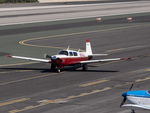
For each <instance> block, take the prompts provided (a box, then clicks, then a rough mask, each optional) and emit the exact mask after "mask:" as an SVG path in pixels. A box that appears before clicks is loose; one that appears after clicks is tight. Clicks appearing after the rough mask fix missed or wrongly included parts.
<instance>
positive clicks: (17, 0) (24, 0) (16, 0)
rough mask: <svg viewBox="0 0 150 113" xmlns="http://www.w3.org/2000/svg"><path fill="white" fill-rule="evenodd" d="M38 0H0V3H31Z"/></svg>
mask: <svg viewBox="0 0 150 113" xmlns="http://www.w3.org/2000/svg"><path fill="white" fill-rule="evenodd" d="M33 2H38V0H0V3H33Z"/></svg>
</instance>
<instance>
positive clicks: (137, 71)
mask: <svg viewBox="0 0 150 113" xmlns="http://www.w3.org/2000/svg"><path fill="white" fill-rule="evenodd" d="M149 71H150V68H147V69H140V70H136V71H132V72H130V73H136V74H137V73H143V72H149Z"/></svg>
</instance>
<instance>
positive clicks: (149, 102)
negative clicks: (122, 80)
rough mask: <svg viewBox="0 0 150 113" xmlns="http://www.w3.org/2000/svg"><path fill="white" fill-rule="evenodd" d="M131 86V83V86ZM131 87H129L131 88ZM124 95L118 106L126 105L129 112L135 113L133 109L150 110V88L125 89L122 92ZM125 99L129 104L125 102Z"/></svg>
mask: <svg viewBox="0 0 150 113" xmlns="http://www.w3.org/2000/svg"><path fill="white" fill-rule="evenodd" d="M131 87H133V84H132V86H131ZM131 89H132V88H130V90H131ZM122 96H123V97H124V99H123V101H122V103H121V104H120V107H126V108H129V109H131V113H135V109H138V108H139V109H147V110H150V90H135V91H127V92H125V93H123V94H122ZM126 100H128V102H129V103H130V104H125V102H126Z"/></svg>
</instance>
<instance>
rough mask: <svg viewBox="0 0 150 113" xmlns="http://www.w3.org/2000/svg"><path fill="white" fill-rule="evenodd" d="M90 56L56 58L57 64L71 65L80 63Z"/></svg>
mask: <svg viewBox="0 0 150 113" xmlns="http://www.w3.org/2000/svg"><path fill="white" fill-rule="evenodd" d="M87 60H88V57H76V58H61V60H56V61H55V63H56V64H57V65H63V66H69V65H74V64H77V63H79V62H80V61H87Z"/></svg>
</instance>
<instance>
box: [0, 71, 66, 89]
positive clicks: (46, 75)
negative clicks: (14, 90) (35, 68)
mask: <svg viewBox="0 0 150 113" xmlns="http://www.w3.org/2000/svg"><path fill="white" fill-rule="evenodd" d="M61 73H64V72H61ZM57 74H58V73H51V74H45V75H39V76H34V77H29V78H24V79H19V80H14V81H9V82H4V83H0V86H3V85H7V84H12V83H18V82H22V81H27V80H33V79H38V78H43V77H48V76H53V75H57Z"/></svg>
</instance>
